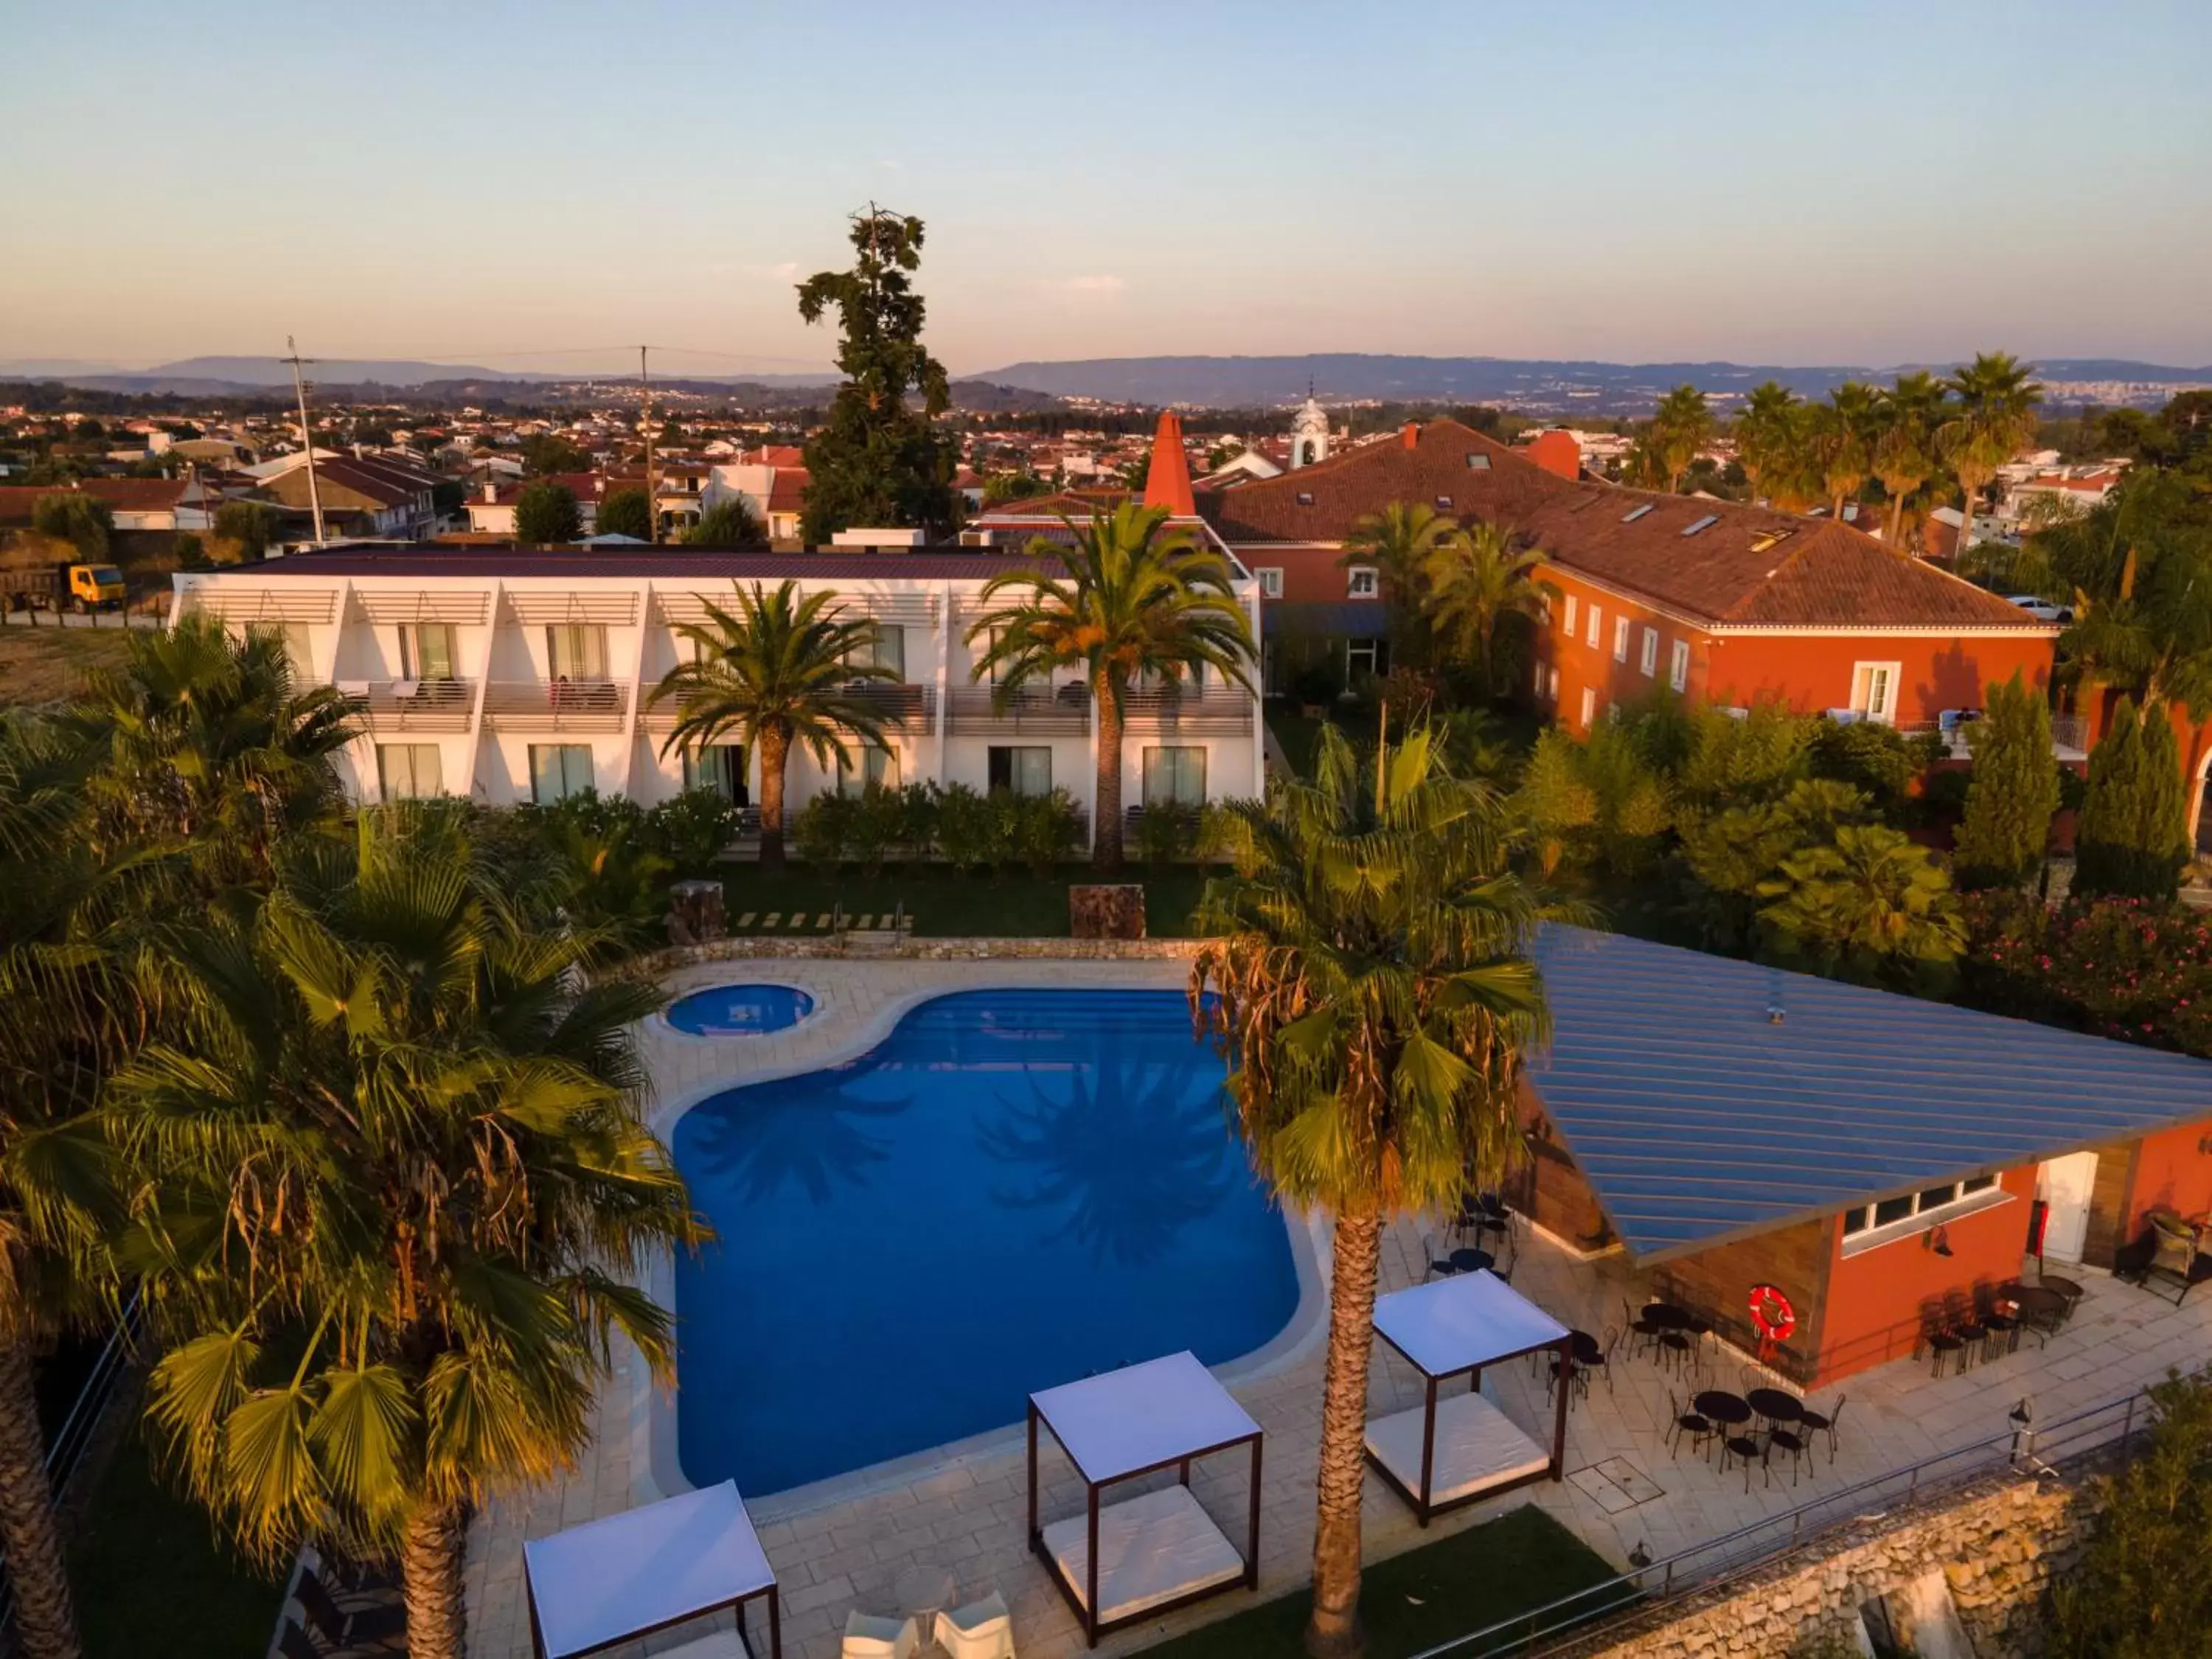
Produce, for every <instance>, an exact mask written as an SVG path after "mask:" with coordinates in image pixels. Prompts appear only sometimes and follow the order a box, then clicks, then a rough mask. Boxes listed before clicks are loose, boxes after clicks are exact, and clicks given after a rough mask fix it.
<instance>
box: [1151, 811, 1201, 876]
mask: <svg viewBox="0 0 2212 1659" xmlns="http://www.w3.org/2000/svg"><path fill="white" fill-rule="evenodd" d="M1198 824H1199V814H1198V809H1197V808H1196V807H1194V806H1147V807H1146V809H1145V811H1144V814H1143V816H1142V817H1139V819H1138V820H1137V847H1138V850H1139V854H1141V855H1142V856H1143V858H1144V860H1145V862H1146V863H1147V864H1149V865H1151V866H1152V867H1153V868H1155V869H1160V868H1164V867H1165V866H1168V865H1170V864H1173V863H1175V862H1176V860H1180V859H1187V858H1189V857H1191V856H1192V855H1193V854H1195V853H1196V852H1197V851H1198Z"/></svg>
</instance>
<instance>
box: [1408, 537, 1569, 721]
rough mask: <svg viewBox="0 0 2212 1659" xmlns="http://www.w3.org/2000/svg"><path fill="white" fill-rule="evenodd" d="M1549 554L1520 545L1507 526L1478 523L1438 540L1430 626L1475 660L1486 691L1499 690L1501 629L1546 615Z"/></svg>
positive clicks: (1431, 555)
mask: <svg viewBox="0 0 2212 1659" xmlns="http://www.w3.org/2000/svg"><path fill="white" fill-rule="evenodd" d="M1543 566H1544V555H1543V554H1542V552H1541V550H1538V549H1536V548H1533V547H1530V548H1522V547H1519V546H1516V544H1515V542H1514V538H1513V532H1511V531H1510V530H1508V529H1506V528H1504V526H1498V525H1492V524H1477V525H1475V526H1473V527H1471V528H1469V529H1468V530H1465V531H1462V532H1460V533H1459V534H1458V535H1455V536H1451V537H1449V538H1439V539H1438V540H1437V543H1436V544H1434V545H1433V546H1432V547H1431V549H1430V550H1429V552H1428V555H1427V558H1426V562H1425V565H1424V567H1423V569H1424V586H1425V589H1426V591H1427V592H1428V595H1429V600H1428V611H1429V625H1430V628H1431V631H1432V632H1433V633H1434V634H1435V635H1436V637H1437V640H1438V641H1439V642H1440V643H1442V644H1443V647H1444V648H1445V649H1446V650H1447V651H1448V652H1449V653H1451V654H1452V655H1453V656H1455V657H1461V658H1465V659H1471V660H1472V661H1473V662H1474V671H1475V674H1476V677H1477V678H1478V679H1479V681H1480V684H1481V686H1482V689H1483V690H1484V692H1485V693H1486V695H1492V696H1494V695H1495V694H1496V693H1497V691H1498V689H1499V688H1498V678H1499V676H1498V630H1499V629H1501V628H1502V627H1504V624H1505V621H1506V618H1508V617H1535V616H1538V615H1541V613H1542V611H1543V608H1544V597H1545V593H1546V591H1547V584H1545V583H1543V582H1541V581H1539V580H1537V577H1536V573H1537V572H1538V571H1539V570H1541V569H1542V568H1543Z"/></svg>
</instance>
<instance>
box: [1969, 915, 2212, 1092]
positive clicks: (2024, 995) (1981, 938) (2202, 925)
mask: <svg viewBox="0 0 2212 1659" xmlns="http://www.w3.org/2000/svg"><path fill="white" fill-rule="evenodd" d="M1966 918H1967V921H1968V924H1969V927H1970V928H1971V930H1972V946H1971V948H1970V950H1969V952H1968V955H1967V958H1966V972H1965V982H1964V987H1963V995H1964V1000H1966V1001H1968V1002H1971V1003H1972V1004H1973V1005H1974V1006H1977V1007H1980V1008H1985V1009H1987V1010H1989V1011H1990V1012H1992V1013H1998V1014H2010V1015H2012V1016H2014V1017H2015V1018H2021V1019H2033V1020H2039V1021H2041V1022H2042V1023H2044V1024H2048V1025H2064V1026H2070V1027H2072V1028H2073V1029H2074V1030H2081V1031H2089V1032H2093V1033H2094V1034H2095V1035H2096V1036H2106V1037H2115V1038H2118V1039H2119V1040H2121V1041H2123V1042H2140V1043H2142V1044H2144V1045H2146V1046H2148V1047H2150V1048H2170V1049H2173V1050H2175V1051H2177V1052H2179V1053H2181V1054H2198V1055H2203V1056H2207V1057H2212V922H2208V921H2207V920H2206V919H2205V918H2204V917H2203V915H2201V914H2199V913H2198V912H2197V911H2193V910H2185V909H2179V910H2178V909H2172V908H2166V907H2164V906H2155V905H2146V904H2144V903H2142V902H2140V901H2138V900H2134V899H2102V900H2087V901H2083V900H2076V901H2075V902H2071V903H2069V904H2068V905H2066V906H2065V907H2064V908H2062V909H2059V910H2056V911H2053V910H2050V909H2047V908H2045V906H2044V905H2043V904H2042V903H2041V902H2039V901H2038V900H2036V899H2033V898H2032V897H2028V896H2024V895H2021V894H2019V893H2017V892H2014V891H2011V890H2004V891H1999V892H1991V893H1979V894H1975V895H1972V896H1970V897H1969V898H1968V900H1967V902H1966Z"/></svg>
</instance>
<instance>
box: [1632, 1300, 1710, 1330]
mask: <svg viewBox="0 0 2212 1659" xmlns="http://www.w3.org/2000/svg"><path fill="white" fill-rule="evenodd" d="M1644 1317H1645V1318H1646V1319H1648V1320H1650V1322H1652V1323H1653V1324H1655V1325H1656V1326H1657V1327H1658V1328H1660V1329H1661V1330H1662V1331H1686V1330H1688V1329H1689V1328H1690V1327H1691V1326H1692V1325H1693V1324H1695V1323H1696V1322H1697V1317H1698V1316H1696V1315H1695V1314H1693V1313H1692V1312H1691V1311H1690V1310H1688V1309H1687V1308H1678V1307H1676V1306H1675V1305H1674V1304H1673V1303H1671V1302H1653V1303H1650V1304H1647V1305H1646V1306H1645V1308H1644Z"/></svg>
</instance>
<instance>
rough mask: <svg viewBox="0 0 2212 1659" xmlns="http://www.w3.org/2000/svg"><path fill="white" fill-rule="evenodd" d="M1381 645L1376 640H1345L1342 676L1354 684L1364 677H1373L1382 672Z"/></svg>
mask: <svg viewBox="0 0 2212 1659" xmlns="http://www.w3.org/2000/svg"><path fill="white" fill-rule="evenodd" d="M1381 672H1383V647H1382V644H1381V641H1376V640H1346V641H1345V642H1344V678H1346V679H1347V680H1349V681H1351V682H1352V683H1353V684H1358V683H1359V682H1360V681H1361V680H1364V679H1373V678H1375V676H1376V675H1377V674H1380V673H1381Z"/></svg>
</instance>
